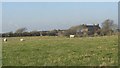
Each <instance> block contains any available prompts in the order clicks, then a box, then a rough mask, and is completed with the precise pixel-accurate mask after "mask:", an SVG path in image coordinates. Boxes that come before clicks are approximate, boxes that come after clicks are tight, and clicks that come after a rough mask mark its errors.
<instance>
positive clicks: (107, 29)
mask: <svg viewBox="0 0 120 68" xmlns="http://www.w3.org/2000/svg"><path fill="white" fill-rule="evenodd" d="M113 26H114V22H113V20H110V19H107V20H105V21H104V22H103V23H102V33H103V34H104V35H108V34H110V35H111V33H112V32H113V28H114V27H113Z"/></svg>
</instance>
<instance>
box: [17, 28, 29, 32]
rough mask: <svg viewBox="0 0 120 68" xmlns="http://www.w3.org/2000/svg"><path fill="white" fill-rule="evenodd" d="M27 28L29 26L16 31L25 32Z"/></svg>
mask: <svg viewBox="0 0 120 68" xmlns="http://www.w3.org/2000/svg"><path fill="white" fill-rule="evenodd" d="M26 30H27V28H19V29H17V30H16V31H15V33H23V32H25V31H26Z"/></svg>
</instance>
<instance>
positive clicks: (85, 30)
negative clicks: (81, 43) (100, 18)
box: [77, 24, 100, 35]
mask: <svg viewBox="0 0 120 68" xmlns="http://www.w3.org/2000/svg"><path fill="white" fill-rule="evenodd" d="M77 33H78V34H80V35H95V34H96V35H98V34H100V26H99V24H93V25H86V24H83V25H82V28H81V29H79V31H77Z"/></svg>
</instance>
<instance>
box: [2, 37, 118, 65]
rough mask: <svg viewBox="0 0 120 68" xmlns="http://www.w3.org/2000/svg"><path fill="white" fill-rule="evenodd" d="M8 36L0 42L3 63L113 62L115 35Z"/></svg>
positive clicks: (83, 63)
mask: <svg viewBox="0 0 120 68" xmlns="http://www.w3.org/2000/svg"><path fill="white" fill-rule="evenodd" d="M20 38H21V37H11V38H8V41H7V42H3V46H2V55H3V56H2V60H3V61H2V64H3V66H115V65H118V37H117V36H104V37H84V38H65V37H48V36H45V37H22V38H24V39H25V41H23V42H20V41H19V39H20Z"/></svg>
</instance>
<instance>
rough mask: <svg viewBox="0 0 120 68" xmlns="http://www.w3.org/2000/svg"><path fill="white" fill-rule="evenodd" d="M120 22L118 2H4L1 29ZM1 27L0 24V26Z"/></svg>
mask: <svg viewBox="0 0 120 68" xmlns="http://www.w3.org/2000/svg"><path fill="white" fill-rule="evenodd" d="M106 19H111V20H114V23H116V24H117V23H118V3H117V2H13V3H12V2H4V3H2V32H10V31H15V30H16V29H18V28H22V27H26V28H27V29H28V31H32V30H52V29H67V28H69V27H71V26H75V25H79V24H83V23H84V24H101V23H102V22H103V21H104V20H106ZM0 27H1V26H0Z"/></svg>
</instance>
